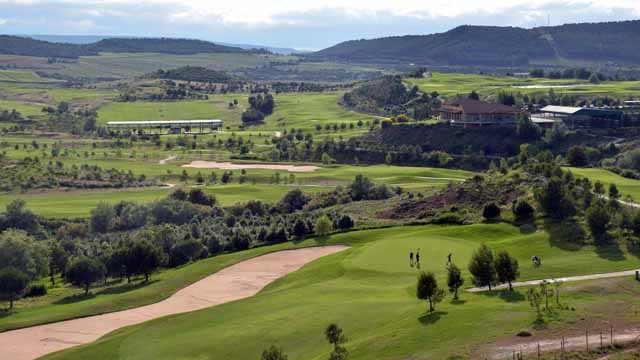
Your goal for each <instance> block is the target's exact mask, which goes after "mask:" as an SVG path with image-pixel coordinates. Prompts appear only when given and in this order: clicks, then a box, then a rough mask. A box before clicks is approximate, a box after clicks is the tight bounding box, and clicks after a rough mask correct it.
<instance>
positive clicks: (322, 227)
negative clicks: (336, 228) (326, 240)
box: [315, 215, 333, 237]
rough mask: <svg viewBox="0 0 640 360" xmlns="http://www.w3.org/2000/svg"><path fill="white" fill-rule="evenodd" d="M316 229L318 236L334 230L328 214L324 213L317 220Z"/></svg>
mask: <svg viewBox="0 0 640 360" xmlns="http://www.w3.org/2000/svg"><path fill="white" fill-rule="evenodd" d="M315 230H316V235H317V236H320V237H324V236H327V235H329V233H330V232H331V230H333V223H332V222H331V220H330V219H329V217H328V216H327V215H322V216H320V217H319V218H318V220H316V226H315Z"/></svg>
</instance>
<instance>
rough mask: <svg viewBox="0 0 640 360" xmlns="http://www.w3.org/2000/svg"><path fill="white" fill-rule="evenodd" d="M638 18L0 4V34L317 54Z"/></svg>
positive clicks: (529, 0) (303, 4)
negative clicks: (472, 30)
mask: <svg viewBox="0 0 640 360" xmlns="http://www.w3.org/2000/svg"><path fill="white" fill-rule="evenodd" d="M547 15H550V19H551V24H552V25H558V24H563V23H574V22H600V21H617V20H633V19H638V18H640V0H208V1H206V0H171V1H169V0H135V1H134V0H104V1H100V0H84V1H79V0H0V33H4V34H63V35H115V36H150V37H158V36H170V37H188V38H199V39H205V40H212V41H221V42H234V43H250V44H261V45H269V46H281V47H294V48H298V49H320V48H324V47H327V46H331V45H334V44H336V43H338V42H341V41H344V40H351V39H360V38H375V37H382V36H390V35H406V34H430V33H434V32H442V31H446V30H449V29H451V28H453V27H455V26H458V25H463V24H473V25H499V26H507V25H508V26H521V27H534V26H541V25H546V23H547Z"/></svg>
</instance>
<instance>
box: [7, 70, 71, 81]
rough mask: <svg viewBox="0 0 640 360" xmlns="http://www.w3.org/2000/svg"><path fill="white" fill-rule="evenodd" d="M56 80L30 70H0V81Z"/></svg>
mask: <svg viewBox="0 0 640 360" xmlns="http://www.w3.org/2000/svg"><path fill="white" fill-rule="evenodd" d="M56 81H58V80H54V79H47V78H43V77H41V76H40V75H38V74H36V73H35V72H34V71H32V70H0V82H25V83H31V82H33V83H50V82H56Z"/></svg>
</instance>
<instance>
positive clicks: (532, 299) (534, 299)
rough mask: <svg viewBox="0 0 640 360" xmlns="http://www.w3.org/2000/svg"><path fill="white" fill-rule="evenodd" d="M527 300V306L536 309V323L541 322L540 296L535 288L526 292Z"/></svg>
mask: <svg viewBox="0 0 640 360" xmlns="http://www.w3.org/2000/svg"><path fill="white" fill-rule="evenodd" d="M527 300H529V305H531V307H533V308H534V309H536V318H537V319H538V321H540V320H542V310H541V309H540V305H541V304H542V294H541V293H540V292H539V291H538V290H537V289H536V288H533V287H532V288H529V290H527Z"/></svg>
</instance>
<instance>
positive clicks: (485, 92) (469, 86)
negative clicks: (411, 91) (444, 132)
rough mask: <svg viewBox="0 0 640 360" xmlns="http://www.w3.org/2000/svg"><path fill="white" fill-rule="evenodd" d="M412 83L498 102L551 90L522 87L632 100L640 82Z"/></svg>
mask: <svg viewBox="0 0 640 360" xmlns="http://www.w3.org/2000/svg"><path fill="white" fill-rule="evenodd" d="M406 81H408V82H409V83H411V84H413V85H417V86H418V87H419V88H420V90H422V91H426V92H429V93H430V92H432V91H437V92H439V93H440V94H442V95H445V96H448V97H449V96H455V95H456V94H461V95H467V94H468V93H470V92H471V91H472V90H475V91H477V92H478V93H479V94H480V95H481V96H488V97H492V98H494V99H495V98H496V97H497V94H498V93H499V92H500V91H506V92H509V93H518V92H519V93H523V94H525V93H526V94H530V95H541V94H547V93H548V92H549V88H538V89H536V88H524V89H523V88H516V87H513V86H521V85H525V86H526V85H573V86H571V87H568V88H556V89H554V91H555V92H556V94H569V95H609V96H621V97H622V96H632V95H638V94H640V82H638V81H620V82H613V81H610V82H603V83H601V84H597V85H594V84H589V83H588V82H586V81H584V80H575V79H558V80H555V79H532V78H531V79H520V78H514V77H508V76H489V75H476V74H445V73H433V77H431V78H423V79H406Z"/></svg>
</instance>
